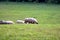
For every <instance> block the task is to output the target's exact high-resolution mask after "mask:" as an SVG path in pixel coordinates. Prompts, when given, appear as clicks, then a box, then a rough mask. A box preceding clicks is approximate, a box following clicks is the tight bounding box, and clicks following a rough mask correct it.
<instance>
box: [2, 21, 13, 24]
mask: <svg viewBox="0 0 60 40" xmlns="http://www.w3.org/2000/svg"><path fill="white" fill-rule="evenodd" d="M3 23H4V24H14V22H13V21H3Z"/></svg>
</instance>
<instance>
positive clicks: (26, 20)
mask: <svg viewBox="0 0 60 40" xmlns="http://www.w3.org/2000/svg"><path fill="white" fill-rule="evenodd" d="M24 21H25V23H26V24H27V23H29V24H38V21H37V20H36V19H35V18H25V19H24Z"/></svg>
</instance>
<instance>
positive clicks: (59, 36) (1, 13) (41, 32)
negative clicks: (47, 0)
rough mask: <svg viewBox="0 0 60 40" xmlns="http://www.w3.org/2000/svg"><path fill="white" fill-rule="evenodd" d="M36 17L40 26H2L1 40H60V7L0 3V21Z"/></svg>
mask: <svg viewBox="0 0 60 40" xmlns="http://www.w3.org/2000/svg"><path fill="white" fill-rule="evenodd" d="M27 17H34V18H36V19H37V20H38V23H39V24H12V25H5V24H4V25H0V40H60V5H55V4H40V3H0V20H12V21H14V22H15V23H16V20H18V19H24V18H27Z"/></svg>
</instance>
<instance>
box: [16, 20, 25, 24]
mask: <svg viewBox="0 0 60 40" xmlns="http://www.w3.org/2000/svg"><path fill="white" fill-rule="evenodd" d="M16 22H17V23H20V24H24V21H23V20H17V21H16Z"/></svg>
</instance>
